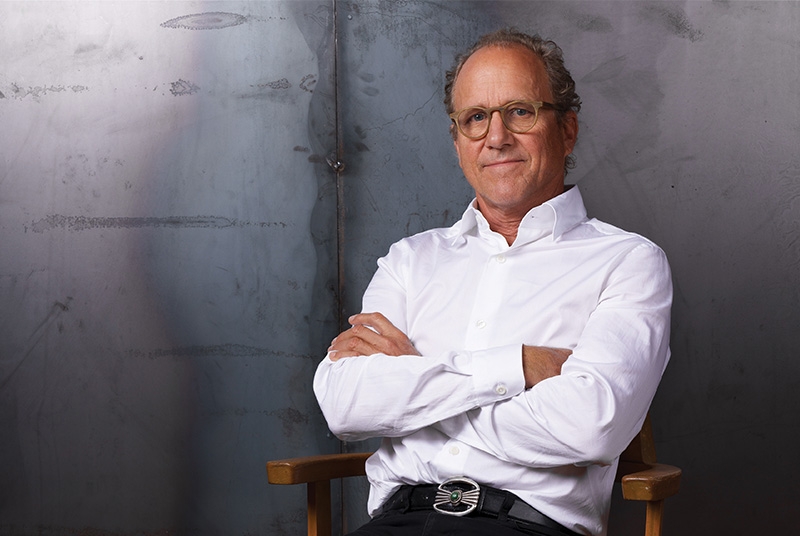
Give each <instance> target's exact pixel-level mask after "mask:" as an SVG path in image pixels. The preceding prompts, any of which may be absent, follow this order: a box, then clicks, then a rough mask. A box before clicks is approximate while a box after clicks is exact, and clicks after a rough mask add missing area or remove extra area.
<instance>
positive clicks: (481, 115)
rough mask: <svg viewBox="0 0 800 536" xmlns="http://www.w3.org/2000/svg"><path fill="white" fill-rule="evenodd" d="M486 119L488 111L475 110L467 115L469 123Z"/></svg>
mask: <svg viewBox="0 0 800 536" xmlns="http://www.w3.org/2000/svg"><path fill="white" fill-rule="evenodd" d="M485 120H486V113H485V112H482V111H479V112H473V113H470V114H469V115H467V123H480V122H481V121H485Z"/></svg>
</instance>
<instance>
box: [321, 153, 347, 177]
mask: <svg viewBox="0 0 800 536" xmlns="http://www.w3.org/2000/svg"><path fill="white" fill-rule="evenodd" d="M325 161H326V162H327V163H328V165H329V166H330V167H331V169H332V170H333V171H335V172H336V173H341V172H343V171H344V167H345V166H344V162H342V161H341V160H339V159H338V158H336V155H335V154H333V153H331V154H329V155H328V157H327V158H325Z"/></svg>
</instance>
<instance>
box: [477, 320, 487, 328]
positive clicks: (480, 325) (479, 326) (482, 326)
mask: <svg viewBox="0 0 800 536" xmlns="http://www.w3.org/2000/svg"><path fill="white" fill-rule="evenodd" d="M475 327H476V328H478V329H483V328H485V327H486V322H485V321H483V320H478V321H477V322H475Z"/></svg>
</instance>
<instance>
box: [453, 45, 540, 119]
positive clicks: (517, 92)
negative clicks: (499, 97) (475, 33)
mask: <svg viewBox="0 0 800 536" xmlns="http://www.w3.org/2000/svg"><path fill="white" fill-rule="evenodd" d="M489 93H502V94H507V95H506V97H507V98H508V99H509V100H525V99H534V100H535V99H545V98H547V99H548V100H549V95H550V81H549V78H548V76H547V71H546V69H545V67H544V62H543V61H542V59H541V58H540V57H539V55H538V54H536V53H535V52H533V51H532V50H530V49H528V48H527V47H525V46H523V45H519V44H511V45H503V46H500V45H488V46H486V47H483V48H480V49H478V50H476V51H475V52H474V53H473V54H472V55H471V56H470V57H469V58H468V59H467V60H466V61H465V62H464V64H463V65H462V67H461V70H460V72H459V73H458V76H457V77H456V80H455V83H454V85H453V97H454V103H457V102H458V101H459V100H463V99H467V100H470V99H472V100H474V99H475V98H480V97H483V96H487V97H488V96H489V95H488V94H489ZM460 104H462V105H472V104H479V103H473V102H467V103H463V102H462V103H460ZM484 104H489V103H484ZM495 104H502V103H495Z"/></svg>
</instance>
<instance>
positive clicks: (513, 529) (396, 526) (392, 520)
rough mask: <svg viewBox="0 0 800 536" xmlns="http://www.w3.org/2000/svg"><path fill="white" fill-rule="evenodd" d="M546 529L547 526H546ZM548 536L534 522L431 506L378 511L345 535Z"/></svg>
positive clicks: (548, 535) (548, 534) (547, 533)
mask: <svg viewBox="0 0 800 536" xmlns="http://www.w3.org/2000/svg"><path fill="white" fill-rule="evenodd" d="M545 530H546V529H545ZM524 534H527V535H531V536H550V534H551V533H550V532H539V531H538V530H537V529H536V528H535V527H534V526H533V525H530V524H528V523H522V522H519V521H514V520H512V519H506V520H505V521H501V520H499V519H493V518H490V517H481V516H465V517H456V516H449V515H445V514H440V513H438V512H435V511H433V510H420V511H416V512H407V513H402V512H388V513H386V514H381V515H379V516H377V517H375V518H374V519H372V520H371V521H370V522H369V523H367V524H366V525H364V526H363V527H361V528H359V529H357V530H355V531H353V532H351V533H349V535H348V536H520V535H524Z"/></svg>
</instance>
